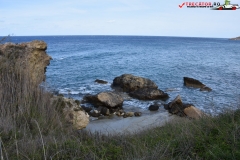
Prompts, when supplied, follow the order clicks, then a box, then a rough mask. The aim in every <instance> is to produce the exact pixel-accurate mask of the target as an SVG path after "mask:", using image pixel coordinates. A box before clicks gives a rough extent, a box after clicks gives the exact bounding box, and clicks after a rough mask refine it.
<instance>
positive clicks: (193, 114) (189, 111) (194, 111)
mask: <svg viewBox="0 0 240 160" xmlns="http://www.w3.org/2000/svg"><path fill="white" fill-rule="evenodd" d="M183 112H184V113H185V114H186V116H187V117H189V118H193V119H199V118H200V117H202V116H203V112H202V111H200V110H199V109H198V108H196V107H194V106H192V105H191V106H188V107H186V108H184V110H183Z"/></svg>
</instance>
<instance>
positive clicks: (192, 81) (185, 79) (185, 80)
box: [183, 77, 212, 92]
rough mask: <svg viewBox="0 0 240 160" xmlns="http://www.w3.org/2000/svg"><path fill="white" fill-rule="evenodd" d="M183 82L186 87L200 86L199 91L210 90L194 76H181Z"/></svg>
mask: <svg viewBox="0 0 240 160" xmlns="http://www.w3.org/2000/svg"><path fill="white" fill-rule="evenodd" d="M183 84H184V85H185V86H187V87H193V88H200V91H208V92H210V91H212V89H211V88H209V87H207V86H206V85H205V84H203V83H202V82H200V81H199V80H196V79H194V78H189V77H183Z"/></svg>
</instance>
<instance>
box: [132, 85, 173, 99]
mask: <svg viewBox="0 0 240 160" xmlns="http://www.w3.org/2000/svg"><path fill="white" fill-rule="evenodd" d="M129 95H130V96H131V97H133V98H137V99H140V100H158V99H160V100H167V99H168V98H169V96H168V94H167V93H164V92H163V91H161V90H160V89H156V88H140V89H138V90H136V91H133V92H130V93H129Z"/></svg>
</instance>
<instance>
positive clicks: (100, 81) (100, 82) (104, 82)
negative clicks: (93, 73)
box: [94, 79, 108, 84]
mask: <svg viewBox="0 0 240 160" xmlns="http://www.w3.org/2000/svg"><path fill="white" fill-rule="evenodd" d="M94 82H96V83H99V84H107V83H108V82H107V81H104V80H101V79H96V80H95V81H94Z"/></svg>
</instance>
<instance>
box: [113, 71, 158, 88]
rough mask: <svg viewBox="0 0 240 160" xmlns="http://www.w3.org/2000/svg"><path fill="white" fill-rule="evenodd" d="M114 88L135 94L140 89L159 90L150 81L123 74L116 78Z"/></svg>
mask: <svg viewBox="0 0 240 160" xmlns="http://www.w3.org/2000/svg"><path fill="white" fill-rule="evenodd" d="M112 87H117V88H121V89H122V91H124V92H133V91H136V90H138V89H140V88H155V89H157V88H158V86H157V85H156V84H155V83H154V82H153V81H151V80H150V79H147V78H142V77H137V76H134V75H131V74H123V75H121V76H119V77H116V78H114V80H113V84H112Z"/></svg>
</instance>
